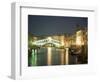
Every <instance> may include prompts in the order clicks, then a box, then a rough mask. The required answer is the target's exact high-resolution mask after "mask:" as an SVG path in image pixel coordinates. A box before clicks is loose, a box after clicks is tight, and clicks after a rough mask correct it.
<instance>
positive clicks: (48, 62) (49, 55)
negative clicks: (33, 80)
mask: <svg viewBox="0 0 100 82" xmlns="http://www.w3.org/2000/svg"><path fill="white" fill-rule="evenodd" d="M51 58H52V51H51V47H48V48H47V64H48V65H51V64H52V62H51Z"/></svg>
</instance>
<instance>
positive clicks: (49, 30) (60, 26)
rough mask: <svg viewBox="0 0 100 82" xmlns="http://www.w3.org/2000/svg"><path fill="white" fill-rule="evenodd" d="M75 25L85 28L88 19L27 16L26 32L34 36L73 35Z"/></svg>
mask: <svg viewBox="0 0 100 82" xmlns="http://www.w3.org/2000/svg"><path fill="white" fill-rule="evenodd" d="M76 25H79V26H81V28H86V27H87V26H88V19H87V18H84V17H63V16H39V15H28V32H29V33H30V34H33V35H36V36H41V35H57V34H64V33H67V34H73V33H74V32H75V30H76Z"/></svg>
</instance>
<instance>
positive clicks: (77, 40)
mask: <svg viewBox="0 0 100 82" xmlns="http://www.w3.org/2000/svg"><path fill="white" fill-rule="evenodd" d="M81 43H82V42H81V37H80V36H77V38H76V45H81Z"/></svg>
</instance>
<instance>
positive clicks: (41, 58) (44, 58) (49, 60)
mask: <svg viewBox="0 0 100 82" xmlns="http://www.w3.org/2000/svg"><path fill="white" fill-rule="evenodd" d="M65 54H66V53H65V50H64V49H56V48H54V47H47V48H45V47H42V48H40V49H38V50H32V57H31V58H30V63H31V66H48V65H64V64H65V63H66V61H65V60H66V59H65V58H66V57H65Z"/></svg>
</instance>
